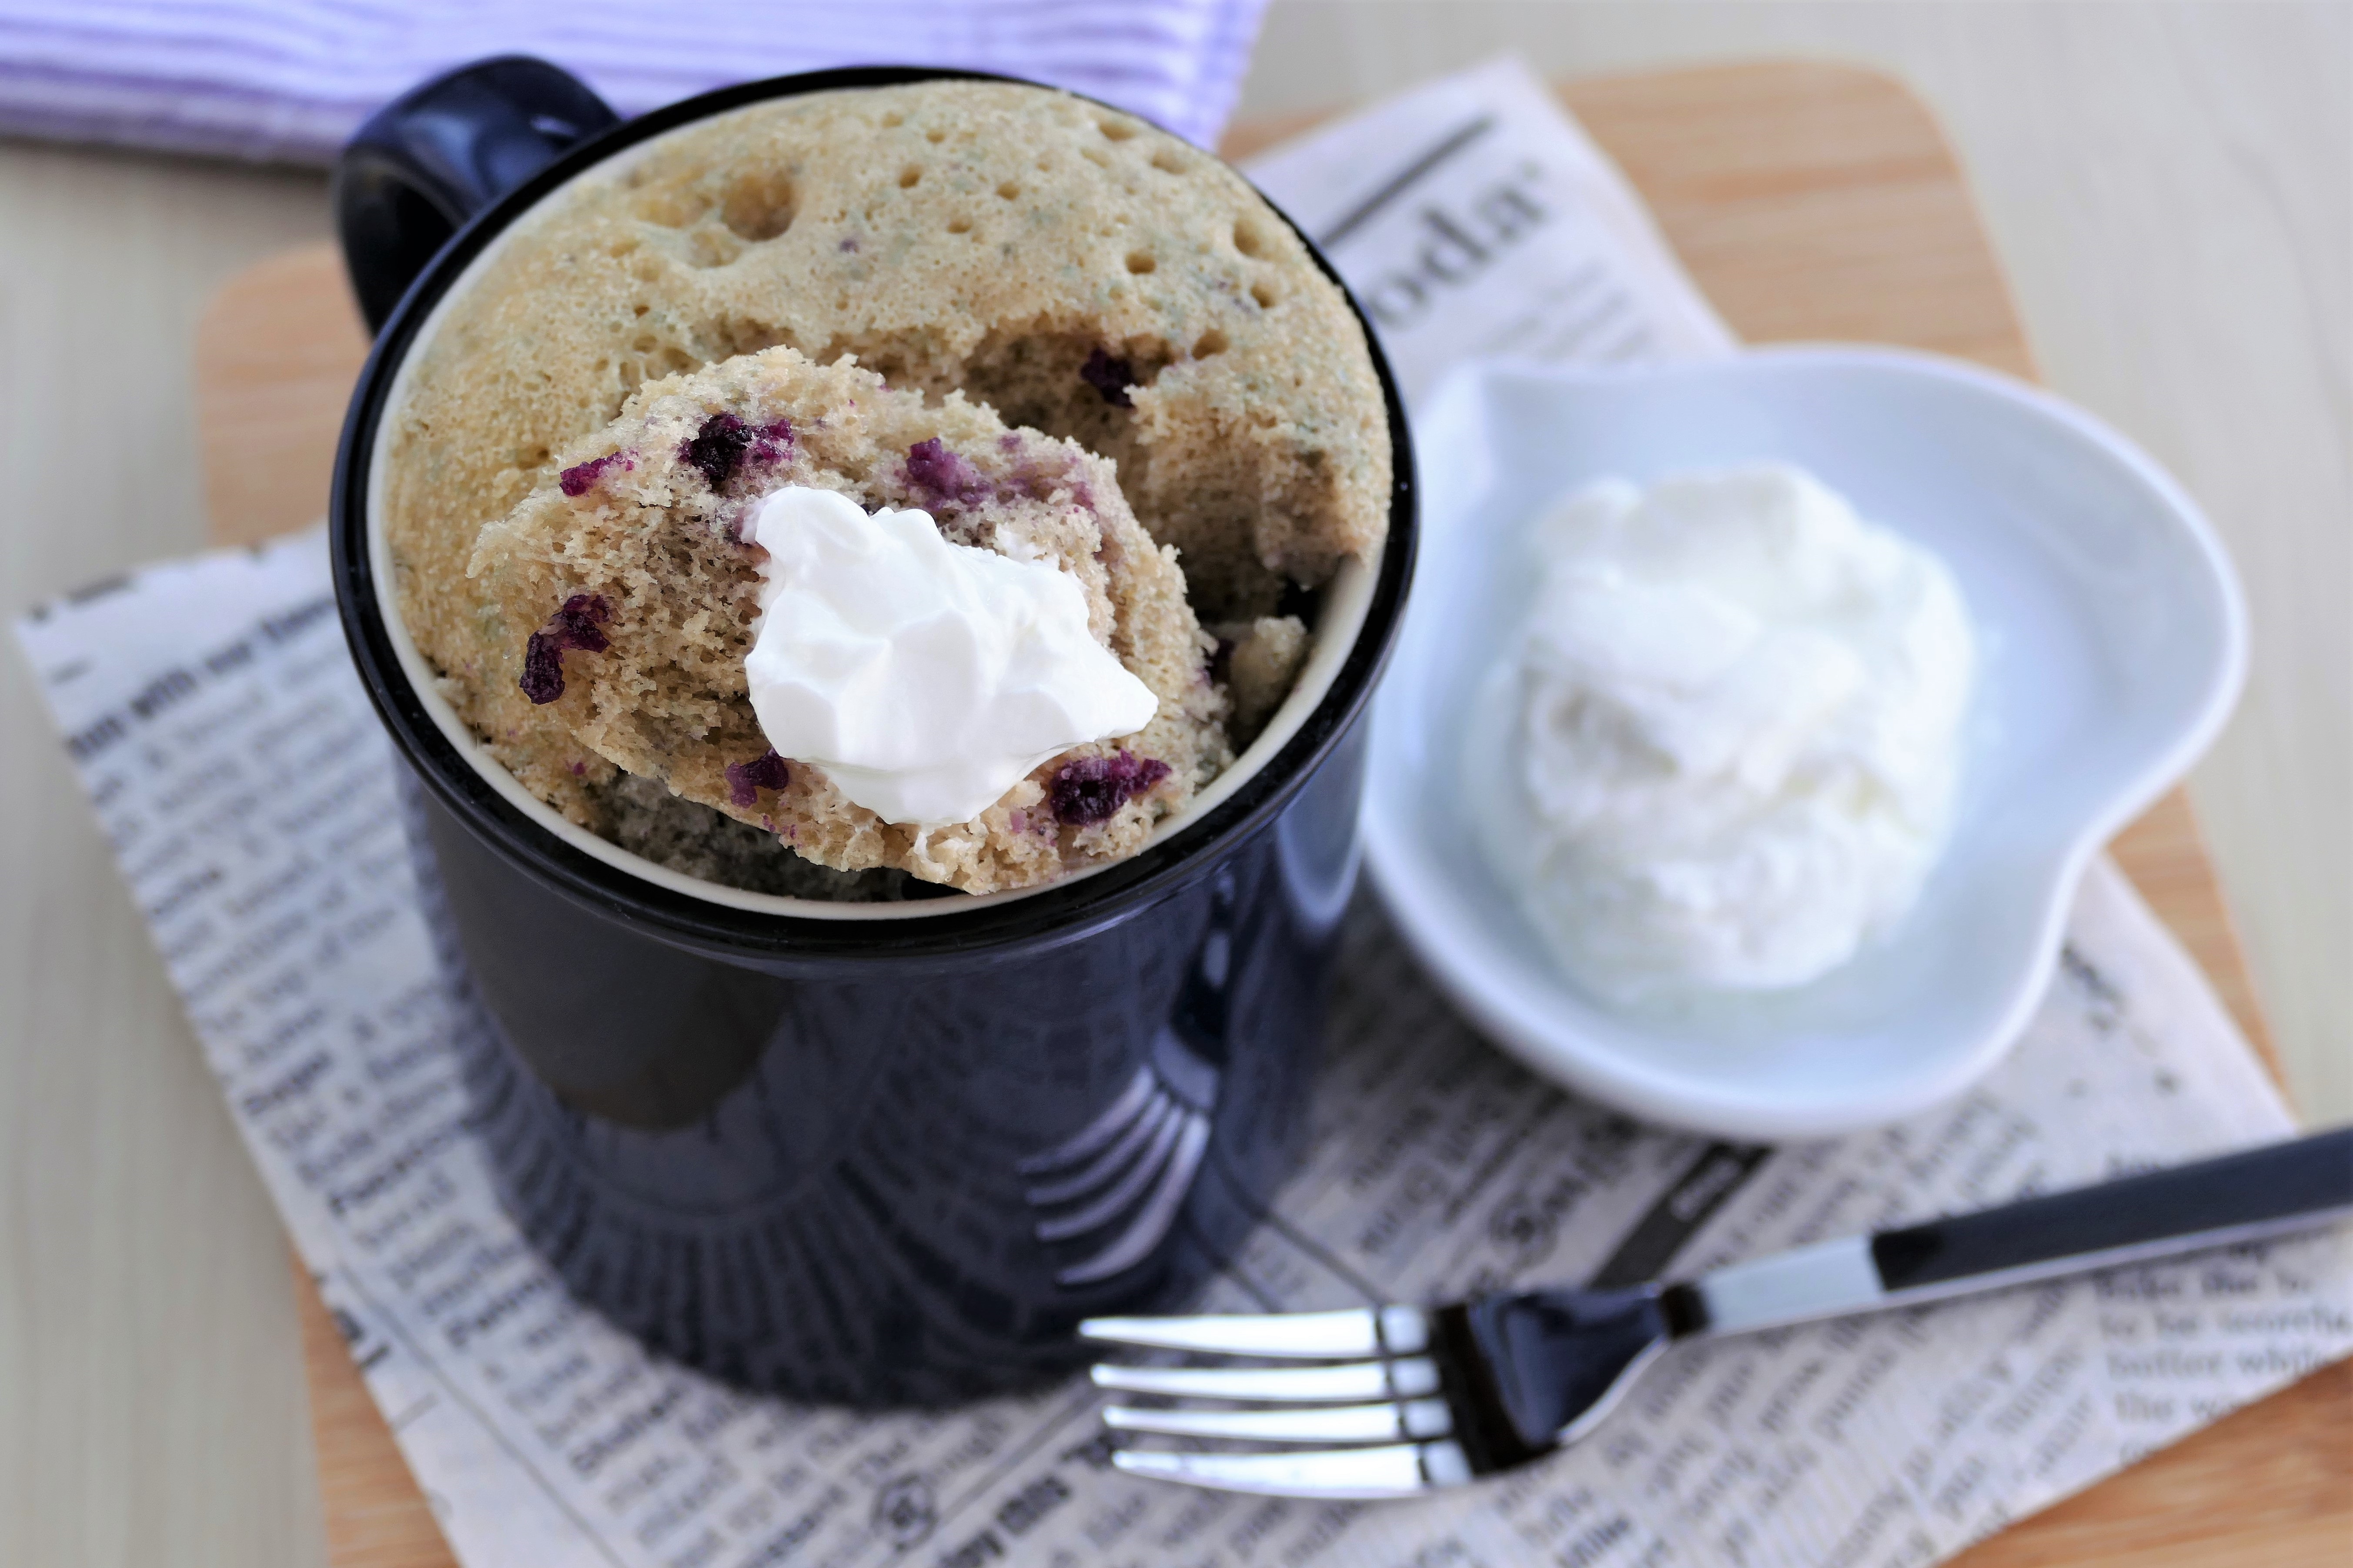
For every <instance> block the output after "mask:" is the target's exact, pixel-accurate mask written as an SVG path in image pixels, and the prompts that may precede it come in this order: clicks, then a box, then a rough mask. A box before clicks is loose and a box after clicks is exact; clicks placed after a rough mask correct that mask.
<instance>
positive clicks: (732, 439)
mask: <svg viewBox="0 0 2353 1568" xmlns="http://www.w3.org/2000/svg"><path fill="white" fill-rule="evenodd" d="M678 455H679V457H680V458H681V460H683V461H684V462H686V463H687V464H688V465H689V466H690V467H691V468H693V469H694V470H695V471H696V472H698V473H700V474H701V475H702V479H703V482H704V483H705V484H708V485H709V486H710V487H711V488H712V489H714V490H715V489H723V488H725V486H726V483H727V481H728V480H729V479H733V478H734V477H735V471H736V470H737V469H738V468H742V467H743V466H744V458H752V459H754V461H757V462H764V463H771V462H776V461H777V460H779V459H781V458H789V457H791V456H792V455H793V426H792V421H791V420H789V419H779V420H777V421H776V423H774V424H772V425H759V426H753V425H746V424H744V421H743V420H741V419H739V418H737V417H736V416H734V415H733V414H727V413H719V414H714V415H712V416H711V417H710V418H708V419H706V420H704V421H703V422H702V429H700V430H698V431H696V432H695V433H694V435H693V436H692V437H690V438H689V439H688V440H687V441H686V442H685V443H684V444H682V445H681V447H679V449H678Z"/></svg>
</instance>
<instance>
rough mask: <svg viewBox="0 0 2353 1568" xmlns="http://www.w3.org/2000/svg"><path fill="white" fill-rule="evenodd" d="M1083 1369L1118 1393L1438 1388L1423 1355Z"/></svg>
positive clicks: (1350, 1398)
mask: <svg viewBox="0 0 2353 1568" xmlns="http://www.w3.org/2000/svg"><path fill="white" fill-rule="evenodd" d="M1087 1375H1089V1376H1090V1377H1092V1378H1093V1379H1094V1382H1095V1386H1096V1387H1097V1388H1108V1389H1113V1390H1115V1391H1116V1392H1119V1393H1122V1394H1168V1395H1170V1396H1172V1397H1174V1398H1178V1399H1249V1400H1263V1401H1265V1402H1267V1403H1269V1404H1283V1403H1296V1404H1306V1405H1312V1404H1318V1403H1326V1404H1338V1403H1342V1402H1354V1401H1356V1400H1362V1399H1410V1398H1413V1397H1415V1396H1416V1395H1418V1394H1435V1393H1437V1392H1438V1363H1436V1362H1434V1361H1431V1360H1430V1358H1429V1357H1428V1356H1406V1357H1403V1358H1401V1359H1399V1360H1397V1361H1352V1362H1342V1363H1339V1364H1337V1365H1335V1366H1122V1365H1120V1364H1118V1363H1115V1362H1098V1363H1096V1364H1095V1365H1094V1366H1092V1367H1091V1368H1089V1369H1088V1373H1087Z"/></svg>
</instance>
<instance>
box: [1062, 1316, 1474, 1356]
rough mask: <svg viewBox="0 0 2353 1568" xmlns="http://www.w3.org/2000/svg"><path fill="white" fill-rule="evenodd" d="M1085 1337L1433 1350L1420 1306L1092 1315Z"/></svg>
mask: <svg viewBox="0 0 2353 1568" xmlns="http://www.w3.org/2000/svg"><path fill="white" fill-rule="evenodd" d="M1079 1332H1080V1334H1081V1335H1082V1336H1083V1337H1085V1338H1087V1339H1091V1340H1102V1341H1106V1342H1111V1343H1113V1344H1124V1345H1144V1346H1148V1347H1150V1348H1152V1349H1154V1350H1172V1351H1198V1352H1204V1353H1213V1354H1219V1355H1255V1356H1270V1357H1282V1356H1298V1357H1301V1358H1302V1359H1308V1360H1315V1359H1325V1358H1328V1359H1331V1360H1334V1361H1337V1360H1339V1359H1341V1358H1343V1357H1349V1356H1377V1355H1411V1354H1413V1353H1415V1352H1419V1351H1422V1350H1425V1349H1427V1348H1429V1344H1430V1326H1429V1323H1428V1321H1427V1320H1425V1319H1424V1318H1423V1316H1422V1314H1421V1311H1420V1310H1419V1308H1415V1307H1381V1308H1377V1309H1376V1308H1370V1307H1355V1308H1350V1309H1348V1310H1344V1311H1338V1312H1272V1313H1265V1314H1260V1315H1253V1314H1250V1313H1239V1312H1237V1313H1225V1312H1220V1313H1212V1314H1210V1315H1208V1316H1206V1317H1198V1318H1089V1319H1088V1320H1087V1321H1085V1322H1083V1323H1081V1324H1080V1325H1079Z"/></svg>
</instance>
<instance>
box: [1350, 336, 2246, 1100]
mask: <svg viewBox="0 0 2353 1568" xmlns="http://www.w3.org/2000/svg"><path fill="white" fill-rule="evenodd" d="M1414 436H1415V442H1414V445H1415V454H1416V460H1417V463H1418V464H1419V470H1420V479H1421V486H1422V497H1423V500H1422V529H1423V533H1422V548H1421V552H1420V555H1419V564H1418V566H1417V569H1416V574H1415V581H1414V587H1413V599H1412V607H1411V609H1410V610H1409V612H1408V614H1407V616H1406V618H1405V626H1404V628H1403V631H1402V634H1401V636H1400V637H1399V640H1398V647H1397V652H1396V657H1395V658H1394V659H1393V660H1392V662H1391V664H1390V667H1389V671H1388V675H1387V677H1386V678H1385V679H1384V681H1383V684H1382V687H1381V689H1380V692H1379V694H1378V696H1377V699H1376V706H1375V722H1374V730H1373V735H1372V742H1371V749H1370V756H1369V758H1368V763H1369V768H1368V783H1367V786H1366V805H1365V812H1366V816H1365V829H1366V861H1367V865H1368V867H1369V868H1370V869H1371V871H1372V872H1373V875H1374V879H1375V882H1376V884H1377V886H1378V887H1379V889H1381V892H1382V894H1383V896H1384V899H1385V901H1386V902H1387V903H1388V908H1389V910H1390V911H1391V914H1392V916H1393V918H1394V919H1395V921H1396V922H1397V924H1398V928H1399V931H1400V932H1401V934H1402V935H1403V936H1404V937H1405V939H1406V940H1407V942H1409V944H1410V945H1411V946H1412V948H1413V949H1414V950H1415V951H1416V952H1417V953H1418V954H1419V956H1420V957H1421V958H1422V959H1423V961H1424V962H1425V963H1427V964H1428V966H1429V967H1430V971H1431V973H1432V974H1433V975H1434V976H1435V977H1436V978H1437V979H1438V981H1439V982H1440V984H1441V985H1442V986H1444V988H1445V989H1446V990H1447V991H1448V993H1449V994H1451V996H1452V998H1453V999H1454V1000H1455V1001H1456V1003H1457V1004H1458V1005H1460V1006H1461V1008H1462V1010H1463V1011H1464V1013H1465V1014H1466V1015H1467V1016H1469V1018H1470V1019H1471V1021H1472V1023H1474V1024H1475V1025H1477V1026H1479V1027H1480V1028H1481V1029H1482V1032H1484V1033H1485V1034H1487V1035H1488V1036H1489V1037H1491V1038H1493V1040H1494V1041H1495V1042H1496V1043H1497V1044H1498V1045H1500V1046H1502V1047H1504V1048H1506V1049H1508V1050H1510V1051H1512V1052H1513V1053H1514V1054H1515V1055H1517V1056H1519V1057H1520V1058H1523V1059H1524V1060H1525V1061H1526V1062H1527V1063H1528V1064H1529V1065H1530V1066H1531V1067H1533V1068H1535V1069H1537V1070H1538V1071H1540V1072H1543V1073H1545V1074H1546V1075H1547V1076H1548V1077H1551V1078H1553V1079H1556V1080H1557V1081H1559V1082H1561V1083H1563V1084H1565V1085H1567V1087H1569V1088H1571V1089H1575V1090H1577V1092H1579V1093H1582V1094H1585V1095H1587V1096H1588V1097H1590V1098H1593V1099H1596V1100H1601V1101H1604V1102H1606V1103H1609V1104H1611V1105H1614V1106H1617V1107H1619V1108H1620V1109H1622V1110H1627V1111H1629V1112H1631V1113H1633V1114H1635V1115H1639V1116H1641V1117H1644V1118H1646V1119H1649V1120H1652V1121H1663V1122H1669V1123H1672V1124H1676V1125H1681V1126H1685V1127H1689V1128H1693V1129H1694V1130H1698V1131H1705V1132H1708V1133H1711V1134H1714V1135H1716V1136H1720V1137H1730V1138H1740V1139H1749V1140H1759V1141H1778V1140H1785V1139H1791V1138H1805V1137H1820V1136H1834V1135H1838V1134H1841V1133H1845V1132H1849V1131H1855V1130H1857V1129H1860V1128H1864V1127H1869V1126H1873V1125H1878V1124H1882V1123H1884V1122H1887V1121H1894V1120H1897V1119H1900V1118H1902V1117H1905V1116H1908V1115H1912V1114H1915V1113H1917V1112H1919V1111H1922V1110H1927V1109H1929V1108H1930V1107H1932V1106H1934V1105H1936V1104H1937V1103H1938V1102H1940V1101H1942V1100H1947V1099H1949V1098H1951V1097H1953V1096H1954V1095H1957V1094H1958V1093H1960V1092H1961V1091H1963V1090H1964V1089H1967V1088H1968V1086H1969V1085H1970V1084H1971V1083H1972V1082H1974V1081H1975V1080H1976V1079H1978V1077H1980V1076H1982V1075H1983V1074H1984V1073H1985V1072H1986V1071H1988V1070H1989V1069H1990V1068H1992V1067H1993V1066H1994V1065H1995V1064H1996V1063H1997V1062H1999V1061H2000V1059H2001V1058H2002V1056H2003V1055H2004V1054H2005V1053H2006V1052H2007V1051H2008V1050H2009V1049H2010V1047H2011V1045H2012V1044H2013V1043H2014V1042H2015V1041H2016V1040H2017V1039H2018V1037H2019V1035H2020V1033H2021V1030H2023V1028H2024V1027H2025V1025H2026V1023H2027V1021H2028V1019H2029V1018H2030V1017H2031V1015H2032V1010H2033V1008H2034V1005H2036V1003H2037V1002H2038V1001H2039V999H2040V997H2041V995H2042V991H2043V989H2044V987H2045V986H2046V985H2047V984H2048V983H2049V980H2050V977H2051V975H2052V971H2053V969H2054V967H2055V963H2056V960H2057V956H2058V951H2059V946H2060V942H2061V939H2062V935H2063V921H2064V919H2065V916H2066V913H2067V910H2068V908H2069V906H2070V905H2071V904H2072V902H2073V896H2074V890H2075V887H2076V884H2077V882H2078V880H2079V879H2080V878H2081V875H2082V872H2083V870H2084V866H2085V864H2086V863H2087V861H2088V860H2089V858H2090V857H2091V855H2092V854H2093V853H2094V851H2095V850H2096V849H2097V848H2098V847H2100V846H2101V845H2102V844H2104V843H2105V841H2106V840H2107V839H2108V837H2111V836H2112V835H2113V834H2114V833H2115V832H2116V829H2117V828H2119V827H2121V826H2123V825H2124V824H2125V823H2126V822H2127V821H2129V820H2130V819H2131V818H2132V817H2133V816H2135V815H2137V813H2138V812H2139V811H2141V810H2142V809H2144V808H2145V807H2146V806H2147V805H2148V804H2149V803H2150V802H2151V801H2153V800H2154V799H2155V798H2156V797H2157V796H2158V795H2159V794H2161V793H2162V792H2163V791H2164V790H2165V789H2166V788H2167V787H2168V785H2170V784H2172V783H2173V782H2174V781H2175V780H2176V779H2178V778H2179V776H2180V774H2181V773H2183V772H2184V771H2186V769H2187V768H2188V766H2189V763H2190V762H2191V761H2192V760H2193V759H2194V758H2195V757H2196V756H2197V754H2198V753H2199V752H2200V751H2201V750H2203V749H2204V747H2205V746H2206V744H2207V743H2208V742H2210V741H2211V739H2212V737H2213V735H2214V733H2215V731H2217V730H2219V729H2220V727H2221V722H2222V720H2223V719H2224V717H2225V716H2226V715H2227V713H2228V711H2229V709H2230V706H2231V703H2232V700H2233V699H2234V698H2235V696H2236V693H2237V690H2238V687H2239V685H2240V682H2241V679H2242V675H2243V670H2244V664H2245V635H2246V634H2245V624H2244V612H2243V609H2242V605H2241V602H2240V599H2239V595H2238V589H2237V585H2236V583H2235V580H2234V578H2233V577H2232V573H2231V570H2230V567H2229V563H2228V562H2227V561H2226V560H2225V558H2224V557H2223V555H2222V553H2221V549H2220V547H2219V546H2218V545H2217V544H2216V542H2215V541H2214V538H2213V535H2212V533H2211V529H2210V528H2209V526H2208V525H2207V523H2206V522H2205V521H2204V519H2203V518H2202V517H2201V516H2200V513H2199V511H2198V510H2197V508H2196V506H2195V504H2194V503H2193V502H2191V501H2190V500H2189V498H2188V497H2187V496H2186V495H2184V494H2183V493H2182V492H2181V490H2180V489H2179V486H2177V485H2176V484H2175V483H2174V482H2173V481H2172V480H2171V479H2169V478H2168V477H2167V476H2166V475H2165V473H2164V472H2163V471H2162V470H2161V469H2159V468H2157V466H2156V465H2155V464H2154V463H2152V462H2151V461H2150V460H2149V459H2148V458H2146V457H2145V456H2143V455H2142V454H2141V453H2139V452H2138V451H2137V450H2136V449H2135V448H2134V447H2132V446H2131V445H2130V444H2129V443H2127V442H2126V441H2125V440H2124V439H2123V438H2122V437H2119V436H2117V435H2116V434H2115V433H2114V432H2112V431H2109V430H2107V429H2106V428H2105V427H2104V426H2100V425H2099V424H2097V423H2096V422H2095V421H2094V420H2092V419H2091V418H2090V417H2089V416H2085V415H2084V414H2083V413H2082V412H2080V411H2079V410H2076V409H2073V408H2072V407H2070V406H2069V405H2065V404H2063V403H2061V402H2060V401H2059V400H2057V399H2055V398H2052V397H2050V396H2048V395H2044V394H2042V393H2041V392H2039V391H2037V390H2035V389H2033V388H2031V387H2029V386H2026V385H2024V384H2021V383H2018V382H2015V381H2012V380H2010V379H2009V378H2007V377H2003V376H1999V375H1996V374H1991V373H1989V372H1985V371H1981V370H1978V369H1977V368H1975V367H1973V366H1968V365H1964V364H1960V363H1957V362H1952V361H1947V360H1942V359H1937V358H1934V357H1932V356H1928V355H1924V354H1915V353H1905V352H1901V351H1895V350H1883V349H1870V348H1831V347H1823V348H1789V349H1767V350H1760V351H1755V352H1751V353H1745V354H1742V355H1740V356H1738V357H1736V358H1732V359H1727V360H1722V361H1711V362H1705V363H1684V364H1678V365H1664V366H1653V367H1648V368H1641V369H1634V370H1621V371H1614V372H1597V371H1577V370H1568V369H1564V368H1559V367H1551V366H1533V365H1514V364H1511V363H1503V362H1492V361H1491V362H1482V363H1473V364H1471V365H1468V366H1465V367H1463V368H1462V369H1461V370H1459V371H1457V372H1456V373H1455V374H1453V375H1452V376H1451V377H1450V378H1449V379H1448V380H1447V381H1446V382H1445V383H1443V384H1441V385H1440V387H1439V388H1438V389H1437V390H1436V391H1435V392H1433V393H1432V394H1431V395H1430V398H1429V399H1428V400H1427V401H1426V402H1425V403H1424V404H1423V405H1422V406H1421V407H1420V408H1419V411H1418V413H1417V416H1416V423H1415V429H1414Z"/></svg>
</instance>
